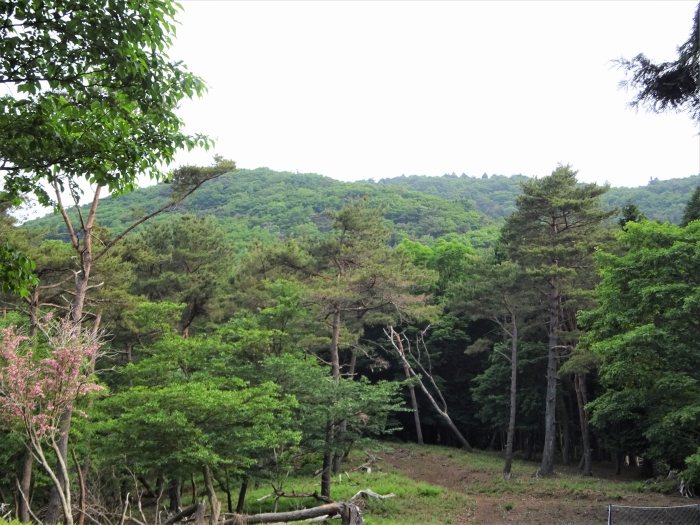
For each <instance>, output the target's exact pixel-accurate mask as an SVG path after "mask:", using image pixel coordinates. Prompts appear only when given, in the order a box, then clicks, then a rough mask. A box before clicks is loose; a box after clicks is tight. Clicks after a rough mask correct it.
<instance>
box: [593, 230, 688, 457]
mask: <svg viewBox="0 0 700 525" xmlns="http://www.w3.org/2000/svg"><path fill="white" fill-rule="evenodd" d="M619 242H620V245H621V248H622V250H621V253H619V254H616V253H608V252H601V253H600V254H599V255H598V257H597V259H598V264H599V266H600V273H601V276H602V282H601V284H600V286H599V288H598V296H599V301H600V306H599V307H598V308H596V309H594V310H592V311H590V312H588V313H586V314H585V315H582V316H581V319H582V321H583V322H584V323H585V325H586V327H587V328H588V333H587V335H586V336H585V338H584V340H583V342H584V343H585V345H586V346H587V347H588V348H590V349H591V350H592V351H593V352H595V353H596V354H598V355H599V356H600V360H601V362H600V369H599V374H600V381H601V383H602V385H603V386H604V387H605V391H604V392H603V393H602V395H600V396H599V397H598V398H597V399H595V400H594V401H593V402H591V404H590V408H591V411H592V423H593V424H594V425H595V426H596V427H597V428H599V429H600V430H601V431H604V432H605V434H606V439H608V440H610V441H611V442H612V443H614V444H616V445H617V446H620V447H625V448H627V449H628V450H635V451H637V453H638V454H640V455H641V454H644V455H646V456H648V457H651V458H655V459H658V460H662V461H665V462H667V463H668V464H670V465H671V466H672V467H674V468H682V466H683V463H684V460H685V458H687V457H689V456H690V455H691V454H694V453H695V451H696V448H697V433H698V431H699V430H700V405H699V404H698V399H700V375H698V371H697V366H696V363H697V359H698V351H697V341H698V338H700V330H699V326H698V323H697V319H699V318H700V281H699V280H698V276H700V248H699V246H700V223H698V222H694V223H691V224H690V225H688V226H687V227H686V228H680V227H678V226H673V225H669V224H657V223H653V222H647V221H643V222H641V223H638V224H635V223H630V224H628V225H627V229H626V231H622V232H620V237H619Z"/></svg>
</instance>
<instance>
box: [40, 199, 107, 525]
mask: <svg viewBox="0 0 700 525" xmlns="http://www.w3.org/2000/svg"><path fill="white" fill-rule="evenodd" d="M54 187H55V189H56V200H57V203H58V208H59V211H60V212H61V215H62V216H63V220H64V222H65V223H66V226H67V227H68V231H69V234H70V237H71V245H72V246H73V249H74V250H75V251H76V252H78V253H79V254H80V270H79V271H78V272H76V274H75V295H74V296H73V300H72V302H71V305H70V320H71V321H72V322H73V324H74V325H75V326H76V327H77V328H80V326H81V325H82V322H83V310H84V307H85V299H86V297H87V292H88V285H89V282H90V273H91V272H92V263H93V251H92V229H93V226H94V224H95V213H96V211H97V203H98V202H99V199H100V190H101V186H97V188H96V189H95V194H94V195H93V199H92V206H91V208H90V212H89V214H88V218H87V220H86V221H85V223H84V224H83V232H82V233H83V238H82V243H83V245H82V248H81V246H80V242H81V239H79V238H78V236H77V235H76V233H75V229H74V228H73V225H72V223H71V220H70V218H69V217H68V214H67V213H66V210H65V208H64V207H63V205H62V203H61V196H60V192H59V190H58V186H54ZM72 417H73V409H72V408H68V409H66V410H65V411H64V412H63V414H62V416H61V421H60V437H59V441H58V447H57V449H58V450H57V453H58V454H60V456H61V457H60V458H59V463H60V462H61V461H63V464H64V465H67V464H68V436H69V434H70V427H71V418H72ZM56 470H57V474H58V476H57V477H58V480H59V482H60V485H61V486H62V487H63V488H64V489H63V490H66V491H68V495H70V482H69V480H67V479H65V478H64V476H63V474H62V472H61V469H60V468H58V469H56ZM61 514H63V510H62V508H61V498H60V496H59V494H58V488H57V487H55V486H54V487H52V488H51V495H50V496H49V503H48V506H47V509H46V515H45V516H44V524H45V525H56V523H58V520H59V519H60V517H61ZM64 517H65V518H66V520H67V521H69V517H68V516H64Z"/></svg>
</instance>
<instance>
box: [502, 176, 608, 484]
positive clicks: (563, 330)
mask: <svg viewBox="0 0 700 525" xmlns="http://www.w3.org/2000/svg"><path fill="white" fill-rule="evenodd" d="M606 191H607V187H605V186H603V187H601V186H597V185H596V184H578V183H577V181H576V172H575V171H574V170H572V169H571V167H569V166H559V167H558V168H557V169H555V170H554V171H553V172H552V174H551V175H549V176H548V177H544V178H542V179H533V180H530V181H527V182H525V183H524V184H523V188H522V194H521V195H520V197H518V200H517V208H518V209H517V211H516V212H515V213H513V215H511V216H510V217H509V218H508V220H507V221H506V225H505V226H504V230H503V241H504V243H505V246H506V250H507V253H508V254H509V256H510V257H511V258H512V259H513V260H515V261H516V262H518V263H520V264H521V265H522V266H524V267H525V268H526V269H527V270H528V271H529V273H530V274H531V276H532V277H533V278H534V279H535V288H536V289H537V290H538V291H539V292H540V293H541V294H542V296H543V299H544V302H545V304H546V305H547V314H546V318H547V322H546V324H547V335H548V355H547V390H546V401H545V437H544V449H543V453H542V464H541V466H540V474H542V475H549V474H552V473H553V472H554V445H555V435H556V424H555V423H556V421H555V417H556V416H555V412H556V406H557V376H558V373H557V372H558V368H559V363H560V361H561V359H562V350H564V349H569V350H570V349H571V348H572V344H571V343H572V340H571V336H572V334H573V333H574V332H575V328H576V327H575V326H572V319H574V318H573V316H571V315H565V312H567V311H569V312H570V311H571V310H573V311H575V310H576V308H577V304H576V303H577V300H578V298H579V297H580V295H581V291H582V284H581V283H582V281H585V280H586V279H585V277H586V276H585V275H584V274H585V273H586V268H587V267H588V268H590V267H591V266H592V264H591V257H590V256H591V253H592V252H593V249H594V247H595V240H596V237H597V235H596V234H597V231H598V230H599V227H600V225H601V222H602V221H603V220H605V219H606V218H608V217H610V216H611V213H606V212H603V211H602V210H601V207H600V202H599V197H600V196H601V195H602V194H603V193H605V192H606ZM588 273H590V271H589V272H588ZM574 324H575V321H574Z"/></svg>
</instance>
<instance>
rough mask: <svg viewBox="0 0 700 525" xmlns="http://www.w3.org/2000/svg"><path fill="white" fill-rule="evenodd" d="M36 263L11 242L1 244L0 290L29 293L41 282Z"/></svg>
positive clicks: (21, 293) (20, 293)
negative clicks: (36, 271)
mask: <svg viewBox="0 0 700 525" xmlns="http://www.w3.org/2000/svg"><path fill="white" fill-rule="evenodd" d="M35 269H36V265H35V264H34V262H33V261H32V260H31V259H29V258H28V257H27V256H26V255H24V254H23V253H21V252H19V251H18V250H17V249H15V247H14V246H12V245H11V244H10V243H9V242H7V241H5V242H4V243H2V244H0V291H1V292H7V293H16V294H18V295H20V296H22V297H25V296H27V295H29V289H30V288H31V287H33V286H36V285H37V284H38V283H39V279H37V276H36V274H35V273H34V270H35Z"/></svg>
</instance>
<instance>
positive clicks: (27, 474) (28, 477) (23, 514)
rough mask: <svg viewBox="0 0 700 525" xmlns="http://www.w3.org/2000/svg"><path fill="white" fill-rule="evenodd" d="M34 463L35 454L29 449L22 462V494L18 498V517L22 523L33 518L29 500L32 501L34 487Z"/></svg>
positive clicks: (20, 486)
mask: <svg viewBox="0 0 700 525" xmlns="http://www.w3.org/2000/svg"><path fill="white" fill-rule="evenodd" d="M33 465H34V456H32V453H31V452H29V451H28V450H27V452H26V455H25V456H24V462H23V463H22V477H21V478H20V482H19V489H20V490H21V491H22V494H24V496H22V494H20V495H19V498H17V519H19V521H21V522H22V523H29V522H30V521H31V520H32V517H31V514H30V512H29V502H30V501H31V487H32V467H33Z"/></svg>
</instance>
